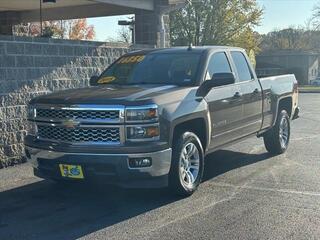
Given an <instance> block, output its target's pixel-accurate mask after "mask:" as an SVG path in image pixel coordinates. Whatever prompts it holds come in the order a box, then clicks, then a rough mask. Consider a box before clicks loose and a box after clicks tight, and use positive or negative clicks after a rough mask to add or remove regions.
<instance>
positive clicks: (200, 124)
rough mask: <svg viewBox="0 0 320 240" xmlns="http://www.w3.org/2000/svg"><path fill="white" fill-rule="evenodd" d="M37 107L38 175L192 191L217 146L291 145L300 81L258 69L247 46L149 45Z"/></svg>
mask: <svg viewBox="0 0 320 240" xmlns="http://www.w3.org/2000/svg"><path fill="white" fill-rule="evenodd" d="M28 112H29V113H28V120H29V121H28V131H29V132H28V135H27V136H26V138H25V152H26V156H27V158H28V159H29V160H30V161H31V162H32V164H33V167H34V174H35V175H36V176H38V177H41V178H44V179H52V180H55V181H58V182H65V181H67V180H69V181H85V180H87V181H89V182H92V181H93V182H94V181H99V182H100V183H101V182H103V183H108V184H115V185H119V186H122V187H127V188H160V187H169V189H171V190H172V191H173V192H175V193H178V194H182V195H191V194H192V193H193V192H194V191H195V190H196V189H197V188H198V186H199V184H200V183H201V179H202V176H203V171H204V167H205V166H204V158H205V156H206V155H207V154H209V153H212V152H214V151H216V150H218V149H221V148H223V147H225V146H227V145H229V144H232V143H235V142H238V141H242V140H244V139H246V138H247V137H251V136H253V135H255V136H257V137H263V139H264V143H265V147H266V149H267V151H268V152H270V153H271V154H281V153H284V152H285V151H286V150H287V148H288V144H289V139H290V122H291V120H293V119H296V118H297V117H298V114H299V107H298V85H297V81H296V79H295V76H294V75H283V76H275V77H269V78H263V79H258V78H257V76H256V74H255V71H254V68H253V67H252V66H251V64H250V61H249V59H248V57H247V55H246V53H245V51H244V50H243V49H240V48H233V47H221V46H208V47H178V48H168V49H153V50H141V51H135V52H131V53H129V54H127V55H124V56H122V57H120V58H119V59H118V60H116V61H115V62H114V63H113V64H112V65H111V66H109V67H108V68H107V69H106V70H105V71H103V72H102V74H101V75H100V76H93V77H91V79H90V86H89V87H86V88H81V89H68V90H64V91H60V92H55V93H51V94H48V95H45V96H40V97H36V98H34V99H32V100H31V101H30V104H29V108H28Z"/></svg>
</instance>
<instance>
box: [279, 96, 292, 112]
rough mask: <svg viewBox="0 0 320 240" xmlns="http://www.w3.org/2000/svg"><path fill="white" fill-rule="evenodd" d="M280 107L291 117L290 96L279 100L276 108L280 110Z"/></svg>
mask: <svg viewBox="0 0 320 240" xmlns="http://www.w3.org/2000/svg"><path fill="white" fill-rule="evenodd" d="M282 109H284V110H286V111H287V113H288V115H289V117H291V114H292V98H291V97H287V98H284V99H281V100H280V102H279V108H278V110H279V111H280V110H282Z"/></svg>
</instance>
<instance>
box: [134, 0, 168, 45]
mask: <svg viewBox="0 0 320 240" xmlns="http://www.w3.org/2000/svg"><path fill="white" fill-rule="evenodd" d="M168 6H169V3H168V0H154V11H147V10H137V11H136V18H135V21H136V24H135V28H136V43H137V44H146V45H152V46H156V47H162V46H161V36H162V35H161V32H162V31H163V27H164V30H165V35H164V47H169V46H170V34H169V31H170V28H169V23H170V21H169V14H168V13H163V11H162V9H164V8H166V7H168ZM162 21H163V22H162Z"/></svg>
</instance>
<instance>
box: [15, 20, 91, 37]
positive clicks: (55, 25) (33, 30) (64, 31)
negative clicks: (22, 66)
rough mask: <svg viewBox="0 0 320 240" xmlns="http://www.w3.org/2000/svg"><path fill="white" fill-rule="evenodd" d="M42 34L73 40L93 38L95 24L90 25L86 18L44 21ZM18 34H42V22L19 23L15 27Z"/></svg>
mask: <svg viewBox="0 0 320 240" xmlns="http://www.w3.org/2000/svg"><path fill="white" fill-rule="evenodd" d="M42 25H43V26H42V36H44V37H53V38H64V39H73V40H93V39H94V37H95V31H94V26H93V25H88V22H87V19H86V18H81V19H73V20H59V21H44V22H43V24H42ZM14 34H15V35H18V36H33V37H35V36H40V35H41V27H40V23H27V24H19V25H16V26H15V27H14Z"/></svg>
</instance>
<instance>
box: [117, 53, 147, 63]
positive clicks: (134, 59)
mask: <svg viewBox="0 0 320 240" xmlns="http://www.w3.org/2000/svg"><path fill="white" fill-rule="evenodd" d="M144 58H145V56H143V55H136V56H128V57H123V58H121V59H120V60H119V61H118V63H119V64H128V63H139V62H142V61H143V59H144Z"/></svg>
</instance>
